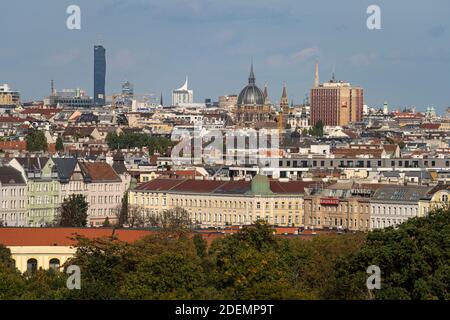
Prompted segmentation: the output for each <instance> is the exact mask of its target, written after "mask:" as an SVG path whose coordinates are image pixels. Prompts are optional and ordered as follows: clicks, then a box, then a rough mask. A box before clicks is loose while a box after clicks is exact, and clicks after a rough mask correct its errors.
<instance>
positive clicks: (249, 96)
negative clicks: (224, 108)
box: [237, 63, 265, 106]
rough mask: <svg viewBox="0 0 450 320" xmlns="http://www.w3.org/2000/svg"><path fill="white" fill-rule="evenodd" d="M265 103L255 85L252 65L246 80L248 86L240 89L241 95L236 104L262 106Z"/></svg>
mask: <svg viewBox="0 0 450 320" xmlns="http://www.w3.org/2000/svg"><path fill="white" fill-rule="evenodd" d="M264 101H265V98H264V94H263V92H262V91H261V89H259V88H258V87H257V86H256V84H255V75H254V73H253V63H252V66H251V70H250V76H249V78H248V85H247V86H246V87H245V88H244V89H242V91H241V93H240V94H239V96H238V101H237V104H238V105H239V106H240V105H246V104H250V105H253V104H256V105H263V104H264Z"/></svg>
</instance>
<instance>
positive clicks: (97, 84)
mask: <svg viewBox="0 0 450 320" xmlns="http://www.w3.org/2000/svg"><path fill="white" fill-rule="evenodd" d="M105 82H106V50H105V48H104V47H103V46H102V45H96V46H94V105H96V106H104V105H105V101H106V96H105Z"/></svg>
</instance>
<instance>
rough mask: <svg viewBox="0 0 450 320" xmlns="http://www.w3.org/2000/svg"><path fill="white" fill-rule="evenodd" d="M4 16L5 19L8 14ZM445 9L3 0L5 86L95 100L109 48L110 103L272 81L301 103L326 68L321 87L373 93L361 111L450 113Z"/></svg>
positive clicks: (258, 1) (244, 1) (398, 2)
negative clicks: (124, 95)
mask: <svg viewBox="0 0 450 320" xmlns="http://www.w3.org/2000/svg"><path fill="white" fill-rule="evenodd" d="M373 4H375V5H378V6H379V7H380V9H381V30H369V29H368V28H367V26H366V20H367V18H368V17H369V14H367V12H366V11H367V8H368V6H369V5H373ZM70 5H78V6H79V7H80V9H81V30H69V29H68V28H67V27H66V20H67V18H68V17H69V14H67V13H66V9H67V7H68V6H70ZM5 13H6V14H5ZM449 15H450V1H448V0H428V1H418V0H409V1H408V0H395V1H392V0H370V1H368V0H345V1H331V0H327V1H325V0H314V1H310V0H304V1H303V0H272V1H269V0H251V1H250V0H226V1H225V0H222V1H213V0H164V1H163V0H159V1H153V0H96V1H89V0H69V1H66V0H40V1H30V0H15V1H7V2H6V1H2V19H0V30H2V37H1V39H2V44H1V46H0V83H8V84H10V85H11V86H12V88H13V89H14V90H18V91H19V92H20V93H21V95H22V98H23V99H22V100H31V99H43V97H44V96H47V95H48V94H49V92H50V80H51V79H54V81H55V87H56V88H57V89H64V88H77V87H79V88H82V89H84V90H85V91H86V92H87V94H89V95H91V96H92V95H93V46H94V44H96V43H99V42H100V43H101V44H102V45H103V46H104V47H105V48H106V50H107V80H106V82H107V83H106V91H107V92H106V93H107V95H111V94H113V93H115V92H119V91H120V89H121V84H122V83H123V82H124V81H125V80H129V81H130V82H132V83H133V84H134V86H135V92H137V93H139V94H148V93H155V94H156V95H157V96H159V95H160V93H161V92H162V93H163V96H164V100H165V102H170V92H171V90H172V89H175V88H178V87H180V86H182V85H183V83H184V79H185V77H186V75H188V76H189V87H190V89H192V90H194V100H195V101H196V102H203V101H204V99H205V98H212V99H213V101H217V99H218V96H220V95H224V94H238V93H239V92H240V90H241V89H242V88H243V87H244V86H245V85H246V84H247V78H248V74H249V69H250V62H251V60H252V59H253V62H254V68H255V76H256V82H257V84H258V86H260V87H261V88H263V86H264V83H265V82H266V81H267V82H268V86H269V96H270V98H271V100H272V101H273V102H276V101H279V99H280V96H281V92H282V83H283V81H286V83H287V91H288V95H289V99H290V100H293V101H294V103H301V102H302V101H303V99H304V97H305V95H306V94H307V93H308V92H309V90H310V88H311V86H312V84H313V77H314V64H315V62H316V61H318V62H319V68H320V80H321V82H322V81H327V80H329V79H330V78H331V74H332V71H333V70H335V74H336V78H337V79H339V80H344V81H348V82H350V83H352V84H353V85H356V86H361V87H363V88H364V89H365V103H366V104H368V105H369V106H375V107H381V106H382V104H383V102H384V101H387V102H388V103H389V105H390V106H391V107H392V108H397V107H402V108H403V107H405V106H416V107H417V109H418V110H425V108H426V107H427V106H428V105H433V106H435V107H436V108H437V110H438V111H439V112H443V110H446V107H447V106H450V41H449V40H450V19H449Z"/></svg>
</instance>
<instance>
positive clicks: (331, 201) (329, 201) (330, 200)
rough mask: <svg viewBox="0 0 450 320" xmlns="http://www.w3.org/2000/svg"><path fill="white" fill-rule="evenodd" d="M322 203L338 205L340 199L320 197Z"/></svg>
mask: <svg viewBox="0 0 450 320" xmlns="http://www.w3.org/2000/svg"><path fill="white" fill-rule="evenodd" d="M320 204H321V205H332V206H337V205H338V204H339V199H336V198H320Z"/></svg>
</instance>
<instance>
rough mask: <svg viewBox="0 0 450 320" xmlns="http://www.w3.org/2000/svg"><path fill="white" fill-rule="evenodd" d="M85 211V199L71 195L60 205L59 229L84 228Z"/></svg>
mask: <svg viewBox="0 0 450 320" xmlns="http://www.w3.org/2000/svg"><path fill="white" fill-rule="evenodd" d="M87 211H88V203H87V202H86V197H85V196H83V195H81V194H77V195H74V194H72V195H70V196H69V198H66V199H64V202H63V203H62V204H61V208H60V214H59V217H58V225H59V226H60V227H86V225H87V217H88V215H87Z"/></svg>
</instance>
